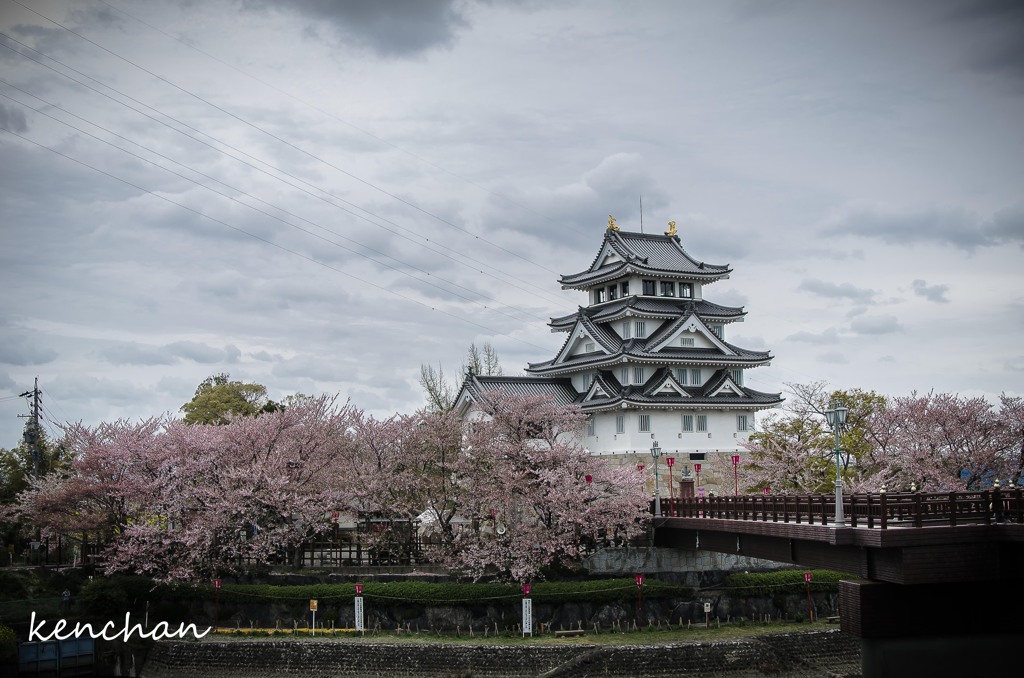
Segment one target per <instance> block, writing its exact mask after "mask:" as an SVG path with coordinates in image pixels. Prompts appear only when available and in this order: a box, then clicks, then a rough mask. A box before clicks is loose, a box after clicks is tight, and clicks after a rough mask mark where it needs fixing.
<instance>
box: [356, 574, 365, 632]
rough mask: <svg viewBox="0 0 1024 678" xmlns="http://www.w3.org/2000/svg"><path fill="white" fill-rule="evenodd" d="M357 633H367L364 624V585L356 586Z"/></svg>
mask: <svg viewBox="0 0 1024 678" xmlns="http://www.w3.org/2000/svg"><path fill="white" fill-rule="evenodd" d="M355 603H356V610H355V612H356V631H365V630H366V627H365V626H364V624H363V585H362V584H356V601H355Z"/></svg>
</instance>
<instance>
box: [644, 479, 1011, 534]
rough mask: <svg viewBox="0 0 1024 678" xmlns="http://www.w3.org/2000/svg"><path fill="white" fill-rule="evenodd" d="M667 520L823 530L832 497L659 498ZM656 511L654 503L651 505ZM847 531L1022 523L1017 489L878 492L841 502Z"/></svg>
mask: <svg viewBox="0 0 1024 678" xmlns="http://www.w3.org/2000/svg"><path fill="white" fill-rule="evenodd" d="M661 510H662V516H663V517H666V518H716V519H725V520H751V521H762V522H768V521H771V522H775V523H778V522H782V523H801V522H804V523H807V524H809V525H814V524H818V525H827V524H828V523H829V522H832V521H833V520H834V518H835V510H836V501H835V496H834V495H824V494H805V495H789V494H768V495H742V496H738V497H727V496H726V497H690V498H686V499H662V500H661ZM651 511H652V512H653V511H654V503H653V502H652V503H651ZM843 511H844V513H845V514H846V518H847V521H848V524H849V525H850V526H851V527H868V528H879V529H883V530H885V529H888V528H890V527H924V526H927V525H957V524H958V523H973V524H977V523H984V524H986V525H989V524H991V523H993V522H997V523H1001V522H1011V523H1024V496H1022V491H1021V488H1019V487H1011V488H1010V489H1007V490H1000V489H998V488H997V489H992V490H982V491H980V492H892V493H886V492H879V493H875V494H851V495H846V496H844V497H843Z"/></svg>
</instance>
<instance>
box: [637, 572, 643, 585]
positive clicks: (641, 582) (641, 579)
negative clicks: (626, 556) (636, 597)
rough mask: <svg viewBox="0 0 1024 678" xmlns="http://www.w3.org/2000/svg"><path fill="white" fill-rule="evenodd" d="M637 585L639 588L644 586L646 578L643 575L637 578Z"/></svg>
mask: <svg viewBox="0 0 1024 678" xmlns="http://www.w3.org/2000/svg"><path fill="white" fill-rule="evenodd" d="M636 585H637V587H640V586H643V585H644V576H643V575H642V574H638V575H637V576H636Z"/></svg>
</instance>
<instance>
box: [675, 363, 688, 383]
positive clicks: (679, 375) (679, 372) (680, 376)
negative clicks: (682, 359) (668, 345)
mask: <svg viewBox="0 0 1024 678" xmlns="http://www.w3.org/2000/svg"><path fill="white" fill-rule="evenodd" d="M676 381H678V382H679V383H680V384H681V385H682V386H686V368H685V367H677V368H676Z"/></svg>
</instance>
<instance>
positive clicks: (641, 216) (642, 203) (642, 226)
mask: <svg viewBox="0 0 1024 678" xmlns="http://www.w3.org/2000/svg"><path fill="white" fill-rule="evenodd" d="M640 232H641V233H643V232H644V194H643V193H641V194H640Z"/></svg>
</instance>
